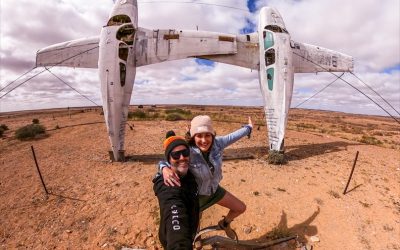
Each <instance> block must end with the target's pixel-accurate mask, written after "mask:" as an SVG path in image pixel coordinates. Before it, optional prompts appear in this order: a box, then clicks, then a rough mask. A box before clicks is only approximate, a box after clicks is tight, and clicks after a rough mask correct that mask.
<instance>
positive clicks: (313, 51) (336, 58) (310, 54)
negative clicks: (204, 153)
mask: <svg viewBox="0 0 400 250" xmlns="http://www.w3.org/2000/svg"><path fill="white" fill-rule="evenodd" d="M291 47H292V52H293V67H294V73H316V72H328V71H330V72H353V67H354V62H353V58H352V57H351V56H348V55H345V54H342V53H340V52H336V51H333V50H330V49H325V48H322V47H318V46H314V45H310V44H306V43H298V42H293V41H292V42H291Z"/></svg>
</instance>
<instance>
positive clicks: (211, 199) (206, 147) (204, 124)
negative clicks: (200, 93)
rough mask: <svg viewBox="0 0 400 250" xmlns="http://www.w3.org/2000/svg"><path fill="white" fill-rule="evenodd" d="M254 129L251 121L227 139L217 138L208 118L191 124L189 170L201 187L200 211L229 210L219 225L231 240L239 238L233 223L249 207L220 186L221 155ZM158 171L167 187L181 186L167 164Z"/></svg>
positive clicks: (204, 116)
mask: <svg viewBox="0 0 400 250" xmlns="http://www.w3.org/2000/svg"><path fill="white" fill-rule="evenodd" d="M252 128H253V124H252V121H251V118H250V117H249V123H248V124H247V125H245V126H243V127H242V128H240V129H238V130H236V131H235V132H233V133H230V134H228V135H225V136H216V135H215V130H214V128H213V126H212V121H211V118H210V117H209V116H207V115H199V116H196V117H194V118H193V120H192V121H191V124H190V140H189V145H190V166H189V169H190V171H191V172H192V174H193V175H194V176H195V178H196V182H197V184H198V186H199V195H200V196H199V197H200V198H199V202H200V210H201V211H203V210H205V209H207V208H209V207H210V206H212V205H214V204H218V205H221V206H223V207H226V208H228V209H229V212H228V214H227V215H226V216H225V217H224V218H223V219H222V220H221V221H219V222H218V225H219V226H220V227H221V229H223V230H225V232H226V234H227V235H228V237H230V238H232V239H235V238H236V234H235V232H234V231H233V230H232V229H231V227H230V223H231V222H232V221H233V219H234V218H236V217H238V216H239V215H240V214H242V213H244V211H245V210H246V205H245V204H244V203H243V202H242V201H241V200H239V199H238V198H236V197H235V196H234V195H233V194H231V193H230V192H228V191H226V190H225V189H224V188H222V187H221V186H220V185H219V183H220V182H221V180H222V155H223V154H222V153H223V150H224V149H225V148H226V147H228V146H229V145H231V144H232V143H234V142H236V141H238V140H239V139H240V138H242V137H244V136H247V135H250V134H251V130H252ZM159 167H160V170H161V171H162V173H163V177H164V183H165V184H166V185H168V186H180V182H179V177H178V176H177V175H176V174H174V172H172V171H171V169H169V168H168V164H167V163H166V162H160V164H159Z"/></svg>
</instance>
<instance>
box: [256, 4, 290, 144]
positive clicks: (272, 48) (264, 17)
mask: <svg viewBox="0 0 400 250" xmlns="http://www.w3.org/2000/svg"><path fill="white" fill-rule="evenodd" d="M258 36H259V45H260V46H259V57H260V69H259V79H260V81H259V83H260V89H261V92H262V96H263V101H264V112H265V119H266V122H267V126H268V139H269V150H274V151H278V152H283V150H284V136H285V128H286V124H287V118H288V111H289V107H290V103H291V99H292V92H293V80H294V77H293V64H292V62H293V59H292V49H291V47H290V35H289V33H288V32H287V30H286V28H285V24H284V22H283V19H282V17H281V16H280V14H279V12H278V11H277V10H276V9H274V8H271V7H264V8H262V9H261V11H260V20H259V26H258Z"/></svg>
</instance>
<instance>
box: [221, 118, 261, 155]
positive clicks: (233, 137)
mask: <svg viewBox="0 0 400 250" xmlns="http://www.w3.org/2000/svg"><path fill="white" fill-rule="evenodd" d="M252 130H253V121H252V120H251V117H250V116H249V118H248V124H246V125H244V126H243V127H242V128H240V129H238V130H236V131H234V132H232V133H230V134H227V135H224V136H219V137H217V139H216V140H217V141H218V145H219V146H220V147H221V148H222V149H224V148H226V147H228V146H229V145H231V144H233V143H235V142H237V141H238V140H239V139H240V138H242V137H244V136H246V135H247V136H249V135H250V134H251V131H252Z"/></svg>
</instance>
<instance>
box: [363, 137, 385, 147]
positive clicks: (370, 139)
mask: <svg viewBox="0 0 400 250" xmlns="http://www.w3.org/2000/svg"><path fill="white" fill-rule="evenodd" d="M360 142H362V143H365V144H370V145H379V144H382V142H381V141H380V140H378V139H376V138H375V137H373V136H368V135H363V136H362V137H361V139H360Z"/></svg>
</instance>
